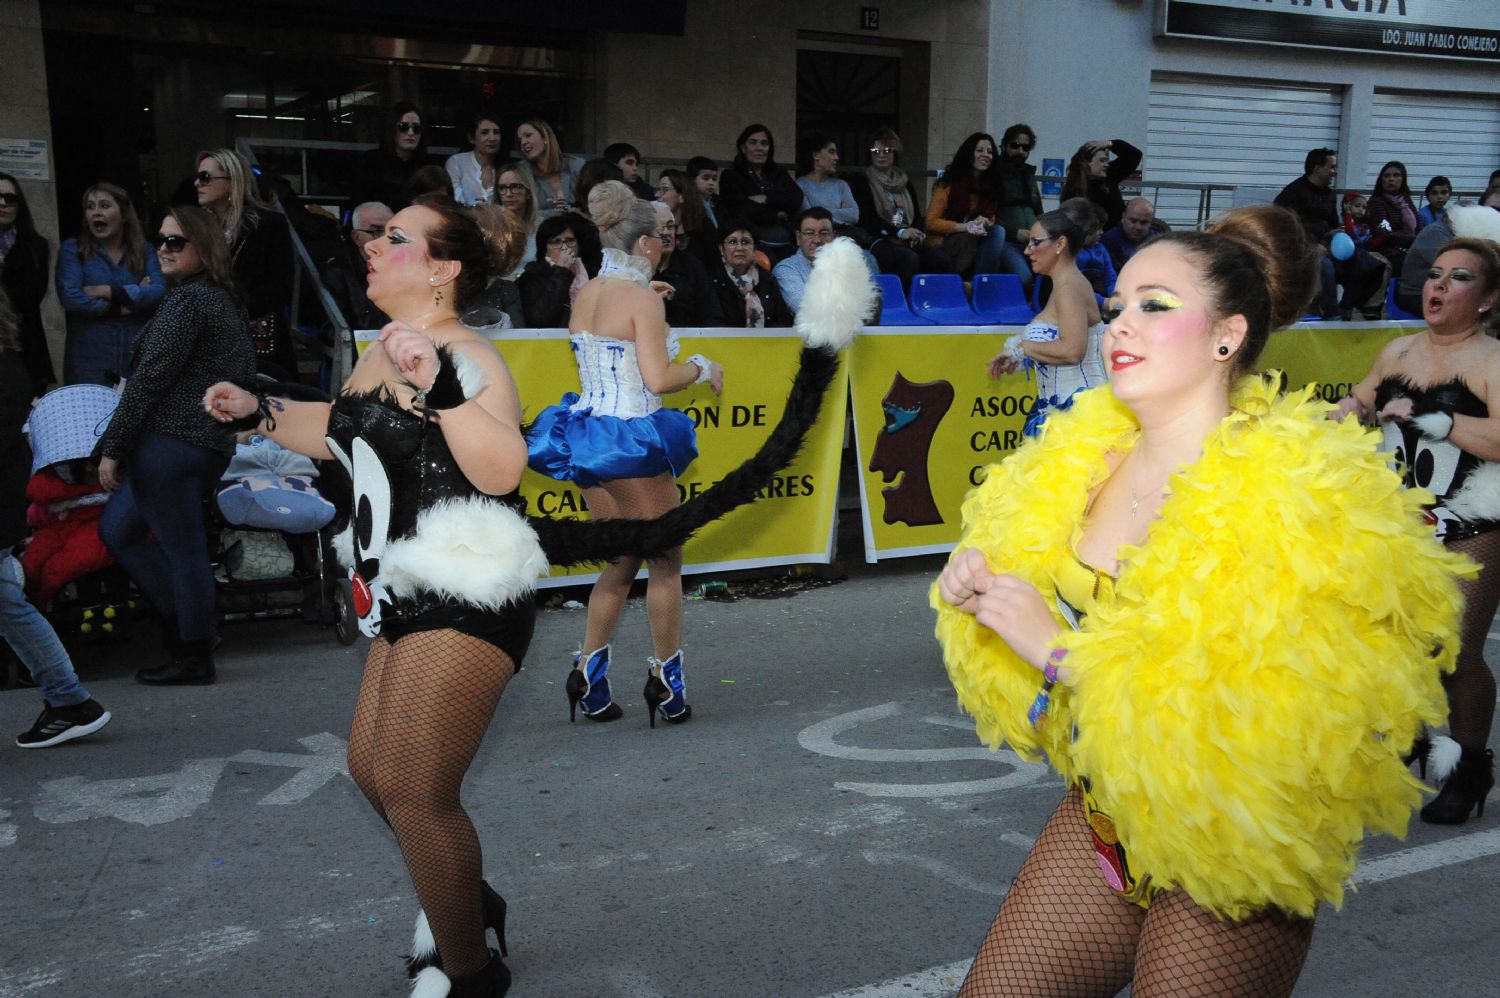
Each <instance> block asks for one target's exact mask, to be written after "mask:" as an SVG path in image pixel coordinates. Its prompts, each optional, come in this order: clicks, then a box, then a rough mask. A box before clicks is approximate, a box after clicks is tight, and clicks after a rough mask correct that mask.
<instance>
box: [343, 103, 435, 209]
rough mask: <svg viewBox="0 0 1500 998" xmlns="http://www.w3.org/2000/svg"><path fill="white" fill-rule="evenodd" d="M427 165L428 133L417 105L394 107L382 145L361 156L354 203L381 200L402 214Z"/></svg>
mask: <svg viewBox="0 0 1500 998" xmlns="http://www.w3.org/2000/svg"><path fill="white" fill-rule="evenodd" d="M427 162H428V155H427V133H426V131H425V130H424V127H423V125H422V112H421V111H418V110H417V106H416V105H415V104H412V103H410V102H409V101H401V102H399V103H397V104H394V105H392V107H391V110H390V113H389V114H387V115H386V118H385V127H384V128H382V129H381V132H380V145H379V146H378V147H377V148H375V149H371V150H369V151H368V152H365V153H362V154H361V155H360V160H359V167H358V169H357V171H356V173H355V181H354V187H353V190H352V198H353V200H352V203H354V204H360V203H362V202H365V201H379V202H380V203H381V204H387V205H390V206H391V210H392V211H400V210H401V209H402V208H404V207H406V205H407V203H408V195H407V193H406V190H407V185H408V184H410V183H411V176H412V174H413V173H416V172H417V169H418V168H419V167H422V166H425V165H426V164H427Z"/></svg>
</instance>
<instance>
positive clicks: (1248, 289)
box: [1151, 204, 1319, 376]
mask: <svg viewBox="0 0 1500 998" xmlns="http://www.w3.org/2000/svg"><path fill="white" fill-rule="evenodd" d="M1157 244H1163V245H1172V246H1175V247H1177V249H1178V250H1180V251H1181V252H1182V253H1184V254H1185V255H1186V256H1187V257H1188V259H1189V260H1191V261H1192V262H1193V263H1194V264H1195V265H1196V266H1197V268H1198V273H1199V276H1200V277H1201V279H1202V283H1203V287H1204V291H1205V292H1206V295H1207V297H1208V302H1209V309H1210V311H1211V312H1212V314H1213V316H1214V318H1215V320H1218V319H1222V318H1225V317H1227V316H1231V315H1243V316H1244V317H1245V324H1246V333H1245V340H1244V342H1243V343H1241V344H1240V348H1239V350H1238V351H1236V353H1235V355H1234V361H1233V365H1232V369H1231V375H1232V376H1238V375H1242V374H1248V373H1249V372H1251V371H1253V370H1254V369H1255V363H1256V361H1257V360H1259V359H1260V354H1261V351H1262V350H1264V349H1265V346H1266V341H1267V340H1268V339H1270V337H1271V332H1272V330H1276V329H1281V328H1283V327H1285V326H1289V325H1291V324H1292V323H1293V322H1296V321H1297V319H1298V318H1300V317H1301V315H1302V310H1303V309H1304V308H1305V307H1306V306H1307V303H1308V302H1310V301H1312V299H1313V295H1315V294H1316V293H1317V290H1318V272H1319V260H1318V249H1317V247H1316V246H1315V245H1313V244H1312V243H1311V242H1309V241H1308V239H1307V236H1306V235H1305V234H1304V233H1303V231H1302V224H1301V223H1300V222H1299V221H1297V216H1296V215H1293V214H1292V213H1291V212H1290V211H1287V210H1286V209H1285V208H1280V207H1277V206H1276V205H1270V204H1262V205H1253V206H1250V207H1245V208H1236V209H1234V210H1233V211H1230V212H1228V213H1227V214H1225V215H1224V217H1222V218H1220V219H1219V220H1218V221H1217V222H1215V223H1214V224H1212V225H1210V226H1209V227H1208V230H1207V231H1206V232H1168V233H1165V234H1163V235H1160V236H1157V237H1156V238H1155V239H1154V240H1152V243H1151V245H1153V246H1155V245H1157Z"/></svg>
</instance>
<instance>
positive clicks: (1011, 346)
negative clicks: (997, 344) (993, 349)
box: [1000, 333, 1026, 367]
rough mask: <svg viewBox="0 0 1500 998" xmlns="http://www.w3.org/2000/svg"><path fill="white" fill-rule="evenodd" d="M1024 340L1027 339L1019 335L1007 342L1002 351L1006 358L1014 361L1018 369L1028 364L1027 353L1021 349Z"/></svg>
mask: <svg viewBox="0 0 1500 998" xmlns="http://www.w3.org/2000/svg"><path fill="white" fill-rule="evenodd" d="M1024 339H1025V337H1023V336H1021V335H1020V334H1019V333H1017V334H1016V335H1014V336H1011V337H1010V338H1008V339H1007V340H1006V341H1005V347H1004V349H1002V350H1001V351H1000V352H1001V353H1003V354H1005V356H1006V357H1008V358H1010V360H1012V361H1014V362H1015V364H1016V365H1017V366H1018V367H1019V366H1020V365H1022V364H1024V363H1026V353H1025V351H1023V350H1022V349H1021V341H1022V340H1024Z"/></svg>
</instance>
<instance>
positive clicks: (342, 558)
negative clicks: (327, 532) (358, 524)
mask: <svg viewBox="0 0 1500 998" xmlns="http://www.w3.org/2000/svg"><path fill="white" fill-rule="evenodd" d="M333 556H334V557H335V558H337V559H338V563H339V565H340V566H341V567H342V568H343V569H344V571H346V572H352V571H354V517H352V516H351V517H349V523H348V525H347V526H346V527H344V529H343V530H340V531H339V532H338V533H336V534H334V535H333Z"/></svg>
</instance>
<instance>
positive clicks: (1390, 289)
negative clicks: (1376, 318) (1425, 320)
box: [1385, 277, 1422, 319]
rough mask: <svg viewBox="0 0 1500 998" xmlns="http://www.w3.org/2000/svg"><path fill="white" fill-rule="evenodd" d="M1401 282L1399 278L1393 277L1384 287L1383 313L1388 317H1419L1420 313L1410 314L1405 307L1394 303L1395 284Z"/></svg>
mask: <svg viewBox="0 0 1500 998" xmlns="http://www.w3.org/2000/svg"><path fill="white" fill-rule="evenodd" d="M1399 283H1401V281H1400V278H1396V277H1393V278H1391V282H1390V284H1389V285H1387V286H1386V289H1385V315H1386V318H1388V319H1420V318H1422V317H1421V316H1420V315H1412V314H1411V313H1410V312H1408V311H1407V310H1406V309H1404V308H1402V307H1401V306H1400V305H1397V304H1396V285H1397V284H1399Z"/></svg>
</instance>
